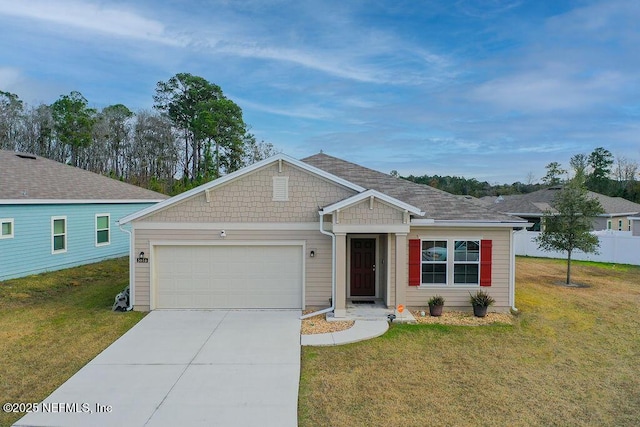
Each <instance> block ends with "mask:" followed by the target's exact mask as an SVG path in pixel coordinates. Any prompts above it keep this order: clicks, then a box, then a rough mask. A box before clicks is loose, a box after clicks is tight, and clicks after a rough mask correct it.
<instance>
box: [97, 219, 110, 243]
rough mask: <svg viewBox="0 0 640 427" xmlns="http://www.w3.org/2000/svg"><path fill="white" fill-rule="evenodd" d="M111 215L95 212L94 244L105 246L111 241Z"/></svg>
mask: <svg viewBox="0 0 640 427" xmlns="http://www.w3.org/2000/svg"><path fill="white" fill-rule="evenodd" d="M110 221H111V216H110V215H109V214H96V246H106V245H108V244H110V243H111V227H110V225H111V224H110Z"/></svg>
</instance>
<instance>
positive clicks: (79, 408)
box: [15, 310, 300, 426]
mask: <svg viewBox="0 0 640 427" xmlns="http://www.w3.org/2000/svg"><path fill="white" fill-rule="evenodd" d="M299 317H300V311H296V310H291V311H273V310H269V311H257V310H256V311H252V310H246V311H222V310H220V311H218V310H216V311H204V310H171V311H153V312H151V313H149V314H148V315H147V316H146V317H145V318H144V319H142V320H141V321H140V322H139V323H138V324H137V325H136V326H134V327H133V328H132V329H131V330H130V331H129V332H127V333H126V334H125V335H123V336H122V337H121V338H120V339H119V340H117V341H116V342H115V343H113V344H112V345H111V346H110V347H108V348H107V349H106V350H105V351H103V352H102V353H101V354H99V355H98V356H97V357H96V358H95V359H93V360H92V361H91V362H89V363H88V364H87V365H86V366H85V367H84V368H82V369H81V370H80V371H79V372H78V373H76V374H75V375H74V376H73V377H71V378H70V379H69V380H68V381H67V382H65V383H64V384H63V385H62V386H60V387H59V388H58V389H57V390H56V391H54V392H53V393H52V394H51V395H50V396H49V397H48V398H47V399H46V400H45V401H44V404H43V405H41V406H40V412H38V413H30V414H27V415H26V416H25V417H23V418H22V419H20V420H19V421H18V422H17V423H16V424H15V425H16V426H26V425H28V426H52V425H55V426H58V425H60V426H87V425H93V426H107V425H109V426H111V425H113V426H122V425H126V426H176V425H184V426H197V425H207V426H230V425H233V426H258V425H259V426H296V425H297V404H298V382H299V378H300V320H299ZM43 411H47V412H43ZM101 411H102V412H101Z"/></svg>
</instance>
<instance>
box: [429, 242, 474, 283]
mask: <svg viewBox="0 0 640 427" xmlns="http://www.w3.org/2000/svg"><path fill="white" fill-rule="evenodd" d="M420 267H421V279H420V285H421V286H449V285H453V286H480V239H469V240H464V239H448V240H435V239H434V240H421V266H420Z"/></svg>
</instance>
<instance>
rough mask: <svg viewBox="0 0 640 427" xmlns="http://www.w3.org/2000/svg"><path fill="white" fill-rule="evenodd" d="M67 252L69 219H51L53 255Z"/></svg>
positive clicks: (64, 217) (57, 217) (63, 217)
mask: <svg viewBox="0 0 640 427" xmlns="http://www.w3.org/2000/svg"><path fill="white" fill-rule="evenodd" d="M64 252H67V217H66V216H52V217H51V253H52V254H59V253H64Z"/></svg>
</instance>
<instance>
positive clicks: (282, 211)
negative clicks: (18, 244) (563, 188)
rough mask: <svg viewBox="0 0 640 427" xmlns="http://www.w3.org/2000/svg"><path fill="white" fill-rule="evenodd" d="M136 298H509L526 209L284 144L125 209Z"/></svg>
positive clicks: (156, 302) (167, 301) (155, 305)
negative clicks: (492, 206)
mask: <svg viewBox="0 0 640 427" xmlns="http://www.w3.org/2000/svg"><path fill="white" fill-rule="evenodd" d="M120 223H121V224H131V228H132V240H131V244H132V248H131V252H132V256H131V259H132V268H131V274H132V277H131V289H132V292H131V294H132V302H131V303H132V305H133V306H134V309H135V310H143V311H146V310H154V309H166V308H296V309H305V308H321V307H327V306H329V305H332V307H330V308H333V310H334V313H335V316H336V317H342V316H344V315H345V312H346V309H345V307H346V303H347V301H348V300H351V301H355V300H362V299H366V300H372V299H376V300H379V301H382V302H383V303H384V304H386V305H387V306H388V307H397V306H398V305H404V306H406V307H424V306H426V304H427V301H428V299H429V298H430V297H431V296H433V295H436V294H439V295H442V296H444V297H445V298H446V306H448V307H449V308H453V307H456V308H468V309H470V308H471V306H470V304H469V301H468V300H469V293H470V292H475V291H477V290H479V289H484V290H486V291H487V292H489V293H490V294H491V295H492V296H493V297H494V298H495V299H496V305H495V306H494V310H496V311H508V310H509V309H511V308H512V307H513V306H514V303H515V301H514V275H515V272H514V270H515V256H514V247H513V231H514V230H516V229H521V228H523V227H526V226H527V225H528V224H527V222H526V221H524V220H522V219H520V218H514V217H512V216H508V215H504V214H500V213H497V212H493V211H491V210H489V209H487V208H486V207H484V206H483V205H481V204H478V203H476V202H470V201H468V200H465V199H464V198H460V197H457V196H454V195H452V194H449V193H446V192H443V191H440V190H437V189H435V188H432V187H429V186H426V185H421V184H415V183H412V182H409V181H406V180H402V179H399V178H395V177H392V176H390V175H387V174H384V173H381V172H377V171H374V170H371V169H368V168H365V167H362V166H359V165H357V164H354V163H350V162H347V161H344V160H341V159H338V158H335V157H331V156H329V155H326V154H323V153H320V154H316V155H313V156H311V157H308V158H306V159H303V160H296V159H294V158H291V157H289V156H286V155H284V154H278V155H276V156H273V157H271V158H269V159H266V160H263V161H260V162H257V163H255V164H253V165H251V166H248V167H245V168H244V169H241V170H238V171H236V172H233V173H231V174H229V175H226V176H224V177H221V178H219V179H216V180H214V181H211V182H209V183H206V184H204V185H201V186H200V187H197V188H194V189H192V190H189V191H186V192H184V193H182V194H180V195H177V196H175V197H172V198H170V199H167V200H165V201H163V202H160V203H158V204H156V205H154V206H151V207H148V208H146V209H143V210H141V211H139V212H136V213H134V214H132V215H129V216H127V217H125V218H123V219H122V220H121V221H120Z"/></svg>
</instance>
